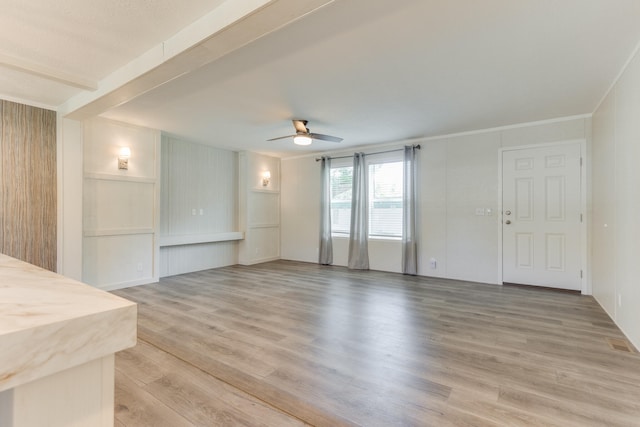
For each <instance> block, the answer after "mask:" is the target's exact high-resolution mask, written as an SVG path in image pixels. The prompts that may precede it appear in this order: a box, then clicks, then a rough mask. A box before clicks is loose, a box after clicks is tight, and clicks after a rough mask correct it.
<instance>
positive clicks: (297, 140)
mask: <svg viewBox="0 0 640 427" xmlns="http://www.w3.org/2000/svg"><path fill="white" fill-rule="evenodd" d="M293 143H294V144H296V145H310V144H311V137H310V136H307V135H296V136H294V137H293Z"/></svg>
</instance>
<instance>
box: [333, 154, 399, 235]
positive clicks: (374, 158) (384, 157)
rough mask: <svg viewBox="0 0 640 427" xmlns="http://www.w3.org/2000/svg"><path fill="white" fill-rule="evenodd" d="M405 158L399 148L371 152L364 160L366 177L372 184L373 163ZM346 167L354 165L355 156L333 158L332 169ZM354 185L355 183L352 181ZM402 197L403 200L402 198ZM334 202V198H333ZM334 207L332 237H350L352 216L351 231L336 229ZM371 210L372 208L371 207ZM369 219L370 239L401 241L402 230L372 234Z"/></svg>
mask: <svg viewBox="0 0 640 427" xmlns="http://www.w3.org/2000/svg"><path fill="white" fill-rule="evenodd" d="M403 162H404V159H403V153H402V150H398V151H393V152H390V153H383V154H375V155H373V154H370V155H367V156H365V162H364V167H365V168H366V177H367V181H368V184H369V186H370V184H371V181H370V180H371V176H370V173H369V170H370V169H369V168H370V166H371V165H377V164H384V163H403ZM345 167H353V158H351V157H349V158H344V159H332V160H331V169H332V170H333V169H339V168H345ZM402 169H403V171H402V179H404V164H402ZM352 186H353V183H352ZM369 191H370V192H371V191H372V190H371V189H369ZM403 196H404V194H403ZM367 198H368V199H369V195H367ZM403 198H404V197H402V199H403ZM402 199H401V200H402ZM368 201H369V203H371V200H368ZM332 202H333V200H332ZM331 209H332V215H331V237H332V238H338V239H341V238H342V239H344V238H348V237H349V234H350V230H351V218H349V231H347V232H344V231H335V230H334V227H333V225H334V224H333V207H332V208H331ZM402 209H404V200H402ZM369 211H370V208H369ZM369 215H371V212H369ZM401 215H402V221H404V212H403V213H402V214H401ZM368 220H369V221H368V222H369V229H368V230H367V238H368V239H369V240H387V241H399V240H402V232H401V233H400V236H384V235H372V234H371V217H369V219H368Z"/></svg>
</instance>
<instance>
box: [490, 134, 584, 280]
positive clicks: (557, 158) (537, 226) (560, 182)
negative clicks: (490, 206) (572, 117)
mask: <svg viewBox="0 0 640 427" xmlns="http://www.w3.org/2000/svg"><path fill="white" fill-rule="evenodd" d="M580 168H581V145H580V144H579V143H575V144H558V145H552V146H542V147H536V148H524V149H513V150H504V151H503V152H502V281H503V282H505V283H519V284H526V285H538V286H546V287H552V288H563V289H574V290H580V289H581V287H582V286H581V285H582V280H581V275H582V272H581V269H582V267H581V253H582V251H581V242H580V240H581V235H580V227H581V226H580V223H581V221H582V212H581V206H582V201H581V170H580Z"/></svg>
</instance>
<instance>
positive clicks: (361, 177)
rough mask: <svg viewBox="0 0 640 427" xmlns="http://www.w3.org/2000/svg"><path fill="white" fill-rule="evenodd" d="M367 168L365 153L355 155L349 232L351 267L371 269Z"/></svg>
mask: <svg viewBox="0 0 640 427" xmlns="http://www.w3.org/2000/svg"><path fill="white" fill-rule="evenodd" d="M367 187H368V185H367V168H366V165H365V163H364V153H355V154H354V155H353V183H352V185H351V232H350V233H349V268H352V269H356V270H368V269H369V248H368V242H367V239H368V234H369V213H368V203H367V198H368V194H369V192H368V188H367Z"/></svg>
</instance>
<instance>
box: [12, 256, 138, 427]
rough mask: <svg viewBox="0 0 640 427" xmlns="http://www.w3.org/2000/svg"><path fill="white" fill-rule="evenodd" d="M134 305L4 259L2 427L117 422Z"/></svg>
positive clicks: (132, 331) (133, 326)
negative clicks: (118, 362)
mask: <svg viewBox="0 0 640 427" xmlns="http://www.w3.org/2000/svg"><path fill="white" fill-rule="evenodd" d="M136 317H137V307H136V304H135V303H132V302H130V301H127V300H125V299H123V298H120V297H117V296H115V295H112V294H109V293H107V292H104V291H101V290H99V289H96V288H93V287H91V286H89V285H86V284H83V283H80V282H78V281H75V280H72V279H68V278H66V277H63V276H60V275H58V274H55V273H52V272H50V271H47V270H43V269H41V268H39V267H35V266H33V265H31V264H27V263H25V262H22V261H19V260H17V259H15V258H11V257H8V256H6V255H2V254H0V427H35V426H38V427H41V426H50V427H63V426H64V427H68V426H82V427H86V426H92V427H93V426H100V427H101V426H109V427H112V426H113V423H114V407H113V402H114V353H115V352H117V351H120V350H124V349H126V348H129V347H133V346H134V345H135V344H136Z"/></svg>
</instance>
